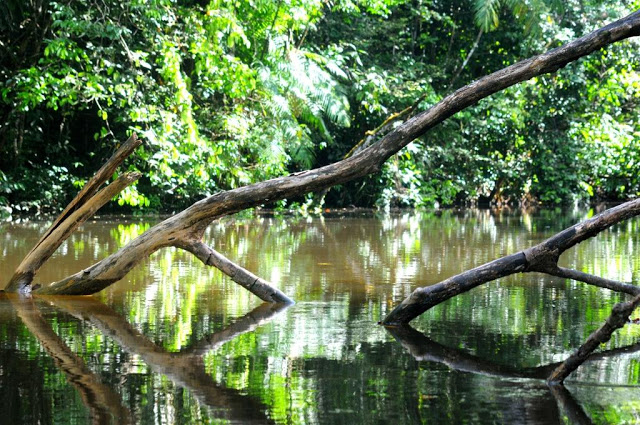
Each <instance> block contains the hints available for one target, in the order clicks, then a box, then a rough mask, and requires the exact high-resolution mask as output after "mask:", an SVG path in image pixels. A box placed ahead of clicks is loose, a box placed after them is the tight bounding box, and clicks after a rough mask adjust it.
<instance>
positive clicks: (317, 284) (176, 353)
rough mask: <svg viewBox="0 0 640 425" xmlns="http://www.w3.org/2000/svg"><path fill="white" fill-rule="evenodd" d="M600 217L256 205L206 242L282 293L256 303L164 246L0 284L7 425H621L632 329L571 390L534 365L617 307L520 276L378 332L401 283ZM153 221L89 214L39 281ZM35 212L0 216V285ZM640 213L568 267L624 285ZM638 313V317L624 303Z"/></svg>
mask: <svg viewBox="0 0 640 425" xmlns="http://www.w3.org/2000/svg"><path fill="white" fill-rule="evenodd" d="M593 213H594V211H588V210H569V211H566V210H564V211H561V210H554V211H544V210H543V211H535V212H528V213H527V212H522V211H507V210H502V211H489V210H461V211H456V210H450V211H439V212H401V213H394V214H390V215H379V216H378V215H373V214H369V213H367V214H364V213H363V214H360V213H357V214H356V213H350V214H346V213H345V214H330V215H327V216H325V217H314V218H292V217H271V216H260V217H252V218H229V219H225V220H222V221H220V222H216V223H214V224H213V225H212V226H211V227H210V228H209V230H208V232H207V235H206V239H207V242H208V243H210V244H211V245H212V246H214V247H215V248H216V249H217V250H218V251H220V252H221V253H223V254H224V255H226V256H227V257H229V258H230V259H232V260H234V261H236V262H237V263H239V264H241V265H243V266H244V267H245V268H247V269H249V270H251V271H253V272H254V273H256V274H258V275H259V276H261V277H263V278H265V279H267V280H269V281H271V282H273V284H274V285H276V286H278V287H279V288H280V289H282V290H283V291H284V292H285V293H286V294H287V295H288V296H290V297H291V298H293V299H294V300H295V301H296V304H295V305H293V306H290V307H288V308H283V307H277V306H271V305H266V304H264V305H263V304H261V302H260V300H259V299H257V298H256V297H255V296H253V295H252V294H250V293H249V292H247V291H246V290H244V289H243V288H241V287H239V286H238V285H236V284H235V283H233V282H232V281H230V280H229V279H228V278H227V277H226V276H224V275H222V274H221V273H220V272H218V271H217V270H215V269H212V268H207V267H204V266H203V265H202V264H201V263H200V262H199V261H198V260H197V259H195V258H194V257H192V256H191V255H190V254H188V253H185V252H182V251H179V250H175V249H164V250H161V251H159V252H157V253H155V254H153V255H152V256H151V258H149V259H148V260H147V261H145V262H143V263H142V264H140V265H139V266H137V267H136V268H135V269H134V270H133V271H132V272H131V273H130V274H129V275H128V276H127V277H126V278H125V279H123V280H122V281H120V282H118V283H116V284H114V285H113V286H111V287H109V288H107V289H106V290H104V291H102V292H100V293H98V294H96V295H95V296H91V297H36V298H34V299H22V298H20V297H15V296H7V295H0V403H1V405H2V409H1V410H0V423H1V424H5V423H6V424H35V423H39V424H67V423H69V424H85V423H94V424H101V423H114V424H127V423H132V424H133V423H136V424H137V423H140V424H199V423H215V424H227V423H238V424H244V423H276V424H348V425H354V424H389V423H391V424H566V423H571V424H573V423H576V424H589V423H595V424H622V423H626V424H635V423H640V382H639V379H640V340H639V337H640V325H637V324H629V325H628V326H626V327H625V328H624V329H622V330H620V331H618V332H617V333H616V334H615V336H614V338H613V340H612V341H611V342H610V343H609V344H607V345H606V346H603V347H602V350H601V354H599V355H598V356H596V357H595V359H594V360H593V361H590V362H588V363H586V364H585V365H583V366H582V367H581V368H580V369H579V370H578V371H577V372H576V373H574V374H573V375H572V376H571V377H570V379H569V380H568V382H567V385H566V388H565V389H556V390H553V391H552V390H550V389H549V388H547V386H546V385H545V383H544V379H542V378H543V377H544V376H546V373H548V371H549V370H550V368H552V367H553V365H554V363H557V362H560V361H562V360H564V358H566V357H567V356H568V355H570V354H571V352H572V351H573V350H574V349H576V348H577V347H578V346H579V345H580V344H581V343H582V342H583V341H584V339H585V338H586V337H587V336H588V335H589V334H590V333H591V332H592V331H593V330H595V329H596V328H597V327H598V326H599V325H600V324H601V323H602V322H603V321H604V320H605V319H606V317H607V316H608V315H609V313H610V311H611V308H612V306H613V305H614V304H615V303H616V302H618V301H620V300H623V299H625V298H624V296H622V295H618V294H615V293H612V292H610V291H607V290H603V289H598V288H593V287H589V286H586V285H584V284H582V283H578V282H573V281H568V280H565V279H559V278H553V277H548V276H543V275H540V274H526V275H518V276H512V277H509V278H505V279H501V280H499V281H497V282H493V283H489V284H486V285H483V286H481V287H478V288H476V289H474V290H472V291H470V292H468V293H466V294H463V295H460V296H458V297H456V298H454V299H451V300H449V301H447V302H445V303H443V304H441V305H439V306H437V307H435V308H433V309H431V310H429V311H428V312H426V313H425V314H423V315H422V316H421V317H419V318H418V319H416V320H414V321H413V322H412V323H411V325H412V327H411V328H407V329H391V330H387V329H385V328H384V327H381V326H379V325H377V322H378V321H379V320H380V319H382V318H383V317H384V316H385V315H386V314H387V313H388V312H389V311H390V310H391V309H392V308H393V307H394V306H395V305H396V304H397V303H399V302H400V301H401V300H402V299H403V298H404V297H405V296H407V295H408V294H409V293H410V292H411V291H412V290H413V289H415V288H417V287H420V286H427V285H430V284H434V283H436V282H438V281H440V280H442V279H444V278H446V277H449V276H451V275H453V274H456V273H459V272H461V271H464V270H465V269H468V268H471V267H474V266H477V265H480V264H482V263H485V262H487V261H490V260H492V259H495V258H497V257H500V256H503V255H507V254H510V253H513V252H516V251H518V250H521V249H524V248H526V247H528V246H531V245H533V244H536V243H539V242H541V241H542V240H544V239H545V238H547V237H549V236H551V235H552V234H554V233H555V232H557V231H559V230H561V229H563V228H565V227H568V226H570V225H572V224H574V223H576V222H578V221H580V220H583V219H586V218H588V217H590V216H591V215H592V214H593ZM157 221H158V219H157V218H131V217H126V218H119V217H118V218H113V217H110V218H100V219H96V220H93V221H91V222H89V223H86V224H85V225H83V226H82V227H81V228H80V229H79V230H78V231H77V232H76V233H75V234H74V235H73V236H72V237H71V238H70V239H69V240H68V241H67V242H65V243H64V244H63V245H62V246H61V247H60V249H59V250H58V251H57V252H56V254H55V255H54V257H53V258H52V259H51V260H50V261H49V262H48V263H47V264H46V266H45V267H44V268H43V270H42V271H41V272H40V273H39V274H38V276H37V278H36V281H38V282H42V283H45V284H46V283H47V282H51V281H54V280H57V279H60V278H63V277H65V276H66V275H68V274H71V273H74V272H77V271H78V270H80V269H82V268H84V267H87V266H89V265H91V264H93V263H94V262H96V261H98V260H100V259H102V258H104V257H105V256H106V255H108V254H109V253H112V252H115V251H116V250H117V249H118V247H121V246H122V245H124V244H125V243H127V242H128V241H130V240H132V239H133V238H134V237H135V236H136V235H138V234H140V233H142V232H144V231H145V230H146V229H148V228H150V227H151V226H152V225H153V224H154V223H156V222H157ZM48 224H49V223H47V222H43V221H38V220H28V221H14V222H4V223H0V252H1V253H2V255H1V256H0V283H1V284H4V283H5V282H6V281H7V280H8V279H9V277H10V276H11V274H12V272H13V270H14V268H15V267H16V266H17V264H18V263H19V262H20V260H21V259H22V257H23V256H24V255H25V254H26V253H27V252H28V251H29V249H30V248H31V247H32V246H33V244H34V243H35V242H36V241H37V240H38V238H39V236H40V234H41V233H42V232H43V231H44V230H45V229H46V226H47V225H48ZM639 230H640V220H635V219H634V220H630V221H628V222H625V223H622V224H620V225H618V226H616V227H614V228H612V229H610V230H608V231H606V232H604V233H602V234H601V235H599V236H597V237H596V238H594V239H591V240H588V241H586V242H584V243H583V244H581V245H580V246H578V247H576V248H573V249H572V250H570V251H568V252H566V253H565V254H564V255H563V256H562V258H561V264H562V265H564V266H567V267H573V268H577V269H579V270H582V271H585V272H589V273H593V274H597V275H600V276H604V277H608V278H611V279H618V280H622V281H626V282H633V283H635V284H638V283H639V281H640V274H639V273H640V255H638V246H639V245H638V244H639V243H640V232H639ZM633 317H638V313H636V314H635V316H633Z"/></svg>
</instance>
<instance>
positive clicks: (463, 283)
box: [382, 199, 640, 325]
mask: <svg viewBox="0 0 640 425" xmlns="http://www.w3.org/2000/svg"><path fill="white" fill-rule="evenodd" d="M637 215H640V199H636V200H633V201H629V202H627V203H624V204H621V205H618V206H617V207H614V208H611V209H609V210H606V211H604V212H603V213H601V214H598V215H596V216H594V217H592V218H591V219H589V220H585V221H583V222H581V223H578V224H575V225H573V226H571V227H569V228H567V229H565V230H563V231H561V232H560V233H558V234H556V235H554V236H552V237H550V238H549V239H547V240H546V241H544V242H542V243H540V244H538V245H535V246H533V247H531V248H529V249H526V250H524V251H520V252H518V253H516V254H511V255H509V256H506V257H502V258H499V259H497V260H494V261H492V262H490V263H486V264H483V265H481V266H479V267H476V268H474V269H471V270H467V271H465V272H463V273H460V274H458V275H456V276H453V277H450V278H448V279H446V280H443V281H442V282H440V283H437V284H435V285H432V286H428V287H423V288H418V289H416V290H414V291H413V292H412V293H411V295H409V296H408V297H407V298H406V299H405V300H404V301H402V302H401V303H400V304H399V305H398V306H397V307H396V308H395V309H393V310H392V311H391V313H389V315H388V316H387V317H386V318H385V319H384V320H383V321H382V324H383V325H396V324H399V323H409V322H410V321H411V320H413V319H414V318H416V317H417V316H419V315H421V314H422V313H424V312H425V311H427V310H428V309H430V308H431V307H433V306H435V305H437V304H440V303H441V302H443V301H446V300H448V299H449V298H451V297H454V296H456V295H459V294H461V293H463V292H466V291H469V290H470V289H473V288H475V287H477V286H479V285H482V284H483V283H487V282H491V281H493V280H495V279H498V278H501V277H505V276H509V275H512V274H515V273H524V272H541V273H548V274H552V275H554V276H561V277H567V278H570V279H574V278H577V280H580V281H582V282H586V283H589V284H592V285H596V286H600V287H604V288H608V289H613V290H616V291H618V290H619V291H621V292H625V293H629V294H632V295H635V294H638V293H640V289H632V288H635V287H634V286H632V285H627V284H623V283H621V282H615V281H612V280H608V279H602V278H598V277H596V276H591V275H588V274H586V273H581V272H577V271H574V270H568V269H562V268H559V267H558V258H559V257H560V254H562V253H563V252H564V251H566V250H567V249H569V248H571V247H573V246H574V245H577V244H578V243H580V242H582V241H584V240H586V239H588V238H591V237H593V236H595V235H597V234H598V233H600V232H602V231H603V230H605V229H608V228H609V227H611V226H613V225H614V224H616V223H618V222H620V221H623V220H627V219H629V218H631V217H634V216H637Z"/></svg>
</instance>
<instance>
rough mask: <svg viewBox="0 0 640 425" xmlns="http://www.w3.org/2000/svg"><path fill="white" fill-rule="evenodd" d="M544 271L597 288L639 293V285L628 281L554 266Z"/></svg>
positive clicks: (632, 293)
mask: <svg viewBox="0 0 640 425" xmlns="http://www.w3.org/2000/svg"><path fill="white" fill-rule="evenodd" d="M546 273H548V274H550V275H552V276H557V277H563V278H566V279H572V280H577V281H579V282H584V283H587V284H589V285H593V286H597V287H599V288H604V289H611V290H612V291H616V292H624V293H625V294H629V295H638V294H640V286H635V285H631V284H628V283H623V282H618V281H617V280H610V279H605V278H602V277H600V276H594V275H592V274H589V273H583V272H581V271H578V270H571V269H565V268H564V267H555V268H551V269H549V270H547V271H546Z"/></svg>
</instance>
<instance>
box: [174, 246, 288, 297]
mask: <svg viewBox="0 0 640 425" xmlns="http://www.w3.org/2000/svg"><path fill="white" fill-rule="evenodd" d="M181 248H183V249H185V250H187V251H189V252H190V253H192V254H193V255H195V256H196V257H198V259H199V260H200V261H202V262H203V263H204V264H206V265H207V266H213V267H215V268H217V269H218V270H220V271H222V272H223V273H224V274H226V275H227V276H229V277H230V278H231V280H233V281H234V282H236V283H237V284H239V285H240V286H242V287H243V288H245V289H246V290H248V291H249V292H251V293H252V294H254V295H256V296H257V297H258V298H260V299H261V300H263V301H267V302H270V303H284V304H293V300H291V298H289V297H287V296H286V295H285V294H284V293H283V292H282V291H280V290H279V289H278V288H276V287H274V286H272V285H271V284H270V283H269V282H267V281H266V280H264V279H262V278H260V277H258V276H256V275H255V274H253V273H251V272H250V271H249V270H247V269H245V268H243V267H240V266H239V265H237V264H235V263H234V262H233V261H231V260H229V259H228V258H227V257H225V256H224V255H222V254H220V253H219V252H218V251H216V250H215V249H213V248H211V247H210V246H209V245H207V244H206V243H204V242H202V241H189V242H188V243H186V244H184V245H182V246H181Z"/></svg>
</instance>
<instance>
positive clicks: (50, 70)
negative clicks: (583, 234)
mask: <svg viewBox="0 0 640 425" xmlns="http://www.w3.org/2000/svg"><path fill="white" fill-rule="evenodd" d="M638 7H640V5H639V4H638V2H637V1H630V0H625V1H619V2H609V1H596V0H594V1H578V0H570V1H556V0H535V1H524V0H508V1H506V0H505V1H501V0H473V1H472V0H468V1H463V0H455V1H435V0H434V1H427V0H336V1H325V0H234V1H222V0H220V1H216V0H213V1H195V0H133V1H130V2H121V1H117V0H92V1H88V2H87V1H56V0H29V1H17V0H9V1H7V2H3V4H2V5H0V9H1V12H2V13H0V33H1V34H2V38H1V41H0V91H1V94H2V97H1V101H0V214H4V215H9V214H14V215H15V214H25V213H26V214H38V213H50V212H54V211H57V210H61V209H62V208H63V207H64V206H65V205H66V204H67V203H68V202H69V200H70V199H71V198H72V197H73V195H74V194H75V193H76V192H77V190H78V188H80V187H82V186H83V185H84V184H85V183H86V182H87V181H88V180H89V178H90V177H91V176H92V175H93V173H94V172H95V170H96V169H97V168H98V167H99V166H100V165H101V164H102V163H103V162H104V161H105V159H106V158H108V157H109V155H111V153H112V152H113V151H115V150H116V149H117V148H118V147H119V146H120V144H121V143H123V142H124V140H125V139H126V138H127V137H128V136H130V135H131V134H133V133H134V132H135V133H137V134H138V135H139V136H140V138H141V139H142V140H143V141H144V144H143V147H142V148H140V149H139V151H138V152H137V154H136V156H135V157H132V158H130V159H128V160H127V162H126V163H125V166H124V167H123V168H124V169H125V170H127V171H139V172H141V173H142V177H141V178H140V180H139V181H138V182H136V183H135V184H133V185H131V186H129V187H127V188H126V189H125V190H123V191H122V192H121V193H120V194H119V195H118V197H117V204H116V203H112V204H111V205H109V206H108V207H107V208H108V209H110V210H112V211H116V212H128V213H131V212H133V213H140V212H171V211H176V210H179V209H182V208H184V207H186V206H188V205H190V204H192V203H193V202H194V201H196V200H199V199H202V198H204V197H207V196H210V195H211V194H215V193H217V192H220V191H224V190H229V189H233V188H237V187H241V186H245V185H247V184H251V183H255V182H259V181H263V180H266V179H269V178H273V177H279V176H284V175H288V174H291V173H295V172H299V171H301V170H307V169H311V168H316V167H319V166H323V165H326V164H330V163H333V162H335V161H337V160H340V159H343V158H345V157H347V156H349V155H351V154H352V153H353V152H355V151H357V150H358V149H360V148H362V147H363V146H366V145H367V144H370V143H372V142H373V141H375V140H376V139H379V138H380V137H381V136H383V135H384V134H386V133H388V132H390V131H392V130H393V129H394V128H397V127H398V126H399V125H401V124H402V123H403V122H405V121H406V120H407V119H408V118H409V117H411V116H413V115H415V114H417V113H419V112H422V111H424V110H426V109H428V108H429V107H431V106H433V105H434V104H436V103H437V102H439V101H440V100H442V99H443V98H444V97H445V96H446V95H447V94H449V93H451V92H453V91H454V90H455V89H457V88H459V87H461V86H463V85H465V84H468V83H469V82H471V81H473V80H476V79H478V78H480V77H482V76H484V75H487V74H489V73H491V72H494V71H496V70H499V69H501V68H504V67H505V66H508V65H511V64H513V63H515V62H517V61H518V60H520V59H522V58H526V57H529V56H532V55H534V54H538V53H541V52H544V51H547V50H549V49H552V48H554V47H557V46H560V45H562V44H564V43H566V42H568V41H571V40H573V39H574V38H576V37H578V36H580V35H582V34H586V33H588V32H590V31H592V30H594V29H596V28H599V27H601V26H603V25H604V24H606V23H608V22H611V21H613V20H615V19H618V18H620V17H622V16H625V15H627V14H628V13H630V12H631V11H633V10H635V9H637V8H638ZM638 50H639V49H638V41H637V40H634V39H630V40H627V41H624V42H621V43H615V44H612V45H610V46H608V47H606V48H603V49H600V50H599V51H598V52H596V53H594V54H591V55H589V56H588V57H586V58H583V59H581V60H579V61H578V62H577V63H574V64H571V65H570V66H567V67H565V68H563V69H561V70H559V71H558V72H556V73H553V74H550V75H543V76H538V77H535V78H533V79H531V80H529V81H527V82H526V83H523V84H519V85H516V86H513V87H510V88H508V89H506V90H504V91H502V92H499V93H496V94H494V95H492V96H491V97H489V98H486V99H483V100H481V101H480V102H478V103H477V104H475V105H473V106H471V107H469V108H467V109H465V110H464V111H462V112H459V113H458V114H456V115H455V116H454V117H453V118H451V119H449V120H448V121H446V122H445V123H444V124H442V125H440V126H438V127H436V128H434V129H433V130H431V131H430V132H429V134H428V135H426V136H423V137H420V138H419V139H418V140H416V141H415V142H413V143H412V144H410V145H408V146H406V147H404V148H403V149H402V150H401V151H399V152H398V153H396V154H394V155H393V156H392V158H390V159H389V160H388V161H386V163H385V164H384V166H383V167H382V169H381V171H380V172H378V173H375V174H373V175H370V176H367V177H364V178H362V179H358V180H356V181H353V182H348V183H344V184H342V185H340V186H337V187H335V188H333V189H332V190H328V191H323V192H321V193H316V194H306V195H301V196H298V197H294V198H293V199H286V200H279V201H274V202H272V203H266V204H265V205H264V207H267V208H270V209H276V210H283V211H286V210H293V211H295V212H299V213H303V214H306V213H313V212H319V211H321V210H322V209H323V208H335V207H354V206H355V207H375V208H379V209H389V208H395V207H434V206H442V207H445V206H451V205H487V204H494V205H518V204H525V205H532V204H540V205H543V206H551V205H559V204H571V203H575V202H584V203H594V202H599V201H623V200H627V199H631V198H634V197H635V196H637V195H638V193H639V192H640V177H638V174H637V173H635V172H634V171H635V168H636V164H637V163H638V160H639V159H640V158H639V156H640V154H639V152H640V149H639V146H638V144H639V143H640V137H639V134H640V120H639V119H638V114H639V112H638V108H637V106H638V102H639V99H640V74H639V73H638V67H639V64H640V61H638V53H637V52H638ZM115 178H117V175H114V179H115Z"/></svg>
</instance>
